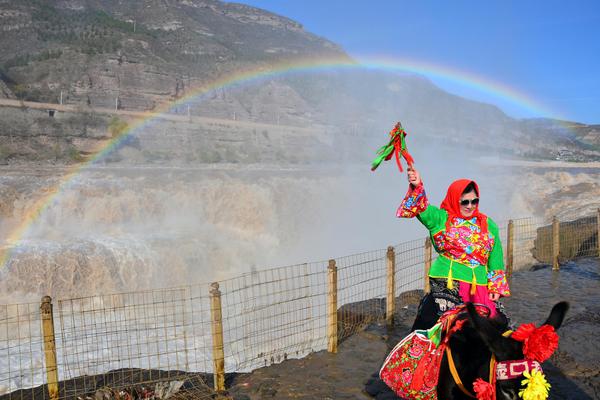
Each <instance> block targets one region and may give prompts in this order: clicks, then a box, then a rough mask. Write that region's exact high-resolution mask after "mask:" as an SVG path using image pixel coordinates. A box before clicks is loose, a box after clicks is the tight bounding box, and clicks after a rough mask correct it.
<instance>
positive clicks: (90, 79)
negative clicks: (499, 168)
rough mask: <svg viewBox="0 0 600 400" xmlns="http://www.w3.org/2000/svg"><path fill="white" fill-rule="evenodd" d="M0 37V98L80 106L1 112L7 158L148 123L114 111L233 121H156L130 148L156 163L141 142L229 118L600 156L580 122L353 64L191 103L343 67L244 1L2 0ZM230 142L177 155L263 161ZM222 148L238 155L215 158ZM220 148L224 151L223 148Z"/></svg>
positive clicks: (345, 133)
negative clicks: (246, 76) (314, 67)
mask: <svg viewBox="0 0 600 400" xmlns="http://www.w3.org/2000/svg"><path fill="white" fill-rule="evenodd" d="M0 30H1V31H2V34H1V35H0V48H1V49H2V52H0V99H20V100H23V101H25V102H27V101H31V102H37V103H48V104H51V103H54V104H58V103H60V104H63V105H70V106H73V107H76V110H70V111H69V113H68V115H67V116H66V117H65V115H62V116H61V117H60V118H54V119H53V120H47V119H48V118H49V117H50V116H49V115H43V114H44V113H43V112H41V111H33V110H31V109H30V108H28V107H26V106H23V107H21V109H15V108H14V107H13V108H11V109H9V110H3V111H2V112H3V115H4V116H5V119H4V121H2V122H0V160H3V162H11V160H20V159H22V160H34V161H38V160H54V161H61V162H77V161H80V160H83V159H85V158H86V157H87V156H88V155H89V154H91V152H92V150H91V149H93V148H102V147H103V146H102V142H106V141H108V140H112V139H114V137H115V135H116V133H115V126H116V125H115V124H117V125H119V124H122V123H125V124H129V126H130V125H135V124H136V123H137V122H136V120H138V121H139V119H140V118H142V119H143V118H147V117H144V116H142V117H139V116H138V117H137V119H136V118H130V117H122V116H120V115H118V113H119V112H121V111H130V112H140V111H148V112H160V113H163V114H169V115H180V116H189V117H190V118H194V117H209V118H217V119H220V120H228V121H231V122H223V123H220V125H221V130H215V129H214V127H213V128H211V129H204V128H205V127H206V126H205V125H203V124H195V125H194V124H192V125H190V124H189V121H187V120H184V121H182V124H183V125H181V126H179V125H177V122H176V123H174V125H173V126H171V125H169V127H168V130H167V131H164V130H162V129H163V128H165V125H164V124H160V123H158V124H154V125H152V126H153V127H149V128H148V129H147V132H148V133H147V135H146V136H147V137H146V138H145V139H144V140H142V142H141V144H140V146H138V148H137V153H136V154H133V153H132V152H131V151H130V152H129V153H130V154H129V156H131V157H132V159H133V160H135V161H136V162H137V161H141V160H146V161H153V160H155V159H156V158H155V157H154V155H155V153H156V151H155V150H150V149H153V148H154V149H155V148H156V147H157V146H158V144H157V143H156V142H154V143H153V142H152V140H151V138H154V139H156V138H158V137H161V135H162V136H165V135H167V134H168V133H169V132H171V131H177V132H186V134H185V135H187V139H186V140H184V141H171V142H168V143H166V142H165V141H163V142H162V146H163V149H162V150H161V151H162V152H163V153H164V154H170V155H171V158H173V157H174V158H177V159H181V158H179V157H178V156H179V155H181V154H183V153H189V148H185V147H184V148H182V147H181V146H182V143H187V144H189V143H201V142H202V143H205V142H210V143H215V140H214V139H215V137H216V136H219V135H225V136H227V135H228V131H229V125H231V124H236V123H238V122H247V123H249V124H263V125H269V126H268V127H266V128H264V129H263V128H260V129H258V130H257V129H256V127H253V128H249V129H250V130H249V132H251V133H250V135H246V137H252V135H254V133H252V132H254V131H256V132H262V131H263V130H264V131H267V132H271V133H272V132H275V131H286V130H287V131H290V130H289V129H288V128H286V126H288V127H290V129H292V131H293V128H307V129H310V130H312V131H315V132H316V131H318V132H321V133H319V135H321V136H319V137H312V136H311V135H301V136H298V137H297V138H296V139H295V143H296V144H297V143H299V142H303V141H308V142H309V144H310V146H312V145H313V144H319V143H322V142H323V140H325V142H327V143H329V145H331V146H334V147H339V146H338V144H339V141H340V139H341V141H342V142H344V143H346V144H347V143H349V142H353V143H352V144H351V146H350V147H352V148H355V149H357V148H358V149H360V148H361V147H363V146H364V144H365V143H370V142H372V141H373V139H372V138H373V137H381V135H382V133H384V132H385V131H387V130H388V129H389V128H390V126H391V125H392V124H393V123H394V122H395V121H396V120H401V121H402V122H403V123H404V124H405V126H406V128H407V129H408V130H409V131H410V132H415V134H416V135H417V136H419V137H422V138H424V140H432V139H433V140H435V141H436V142H439V143H443V144H449V145H452V144H456V145H459V146H460V147H461V148H464V147H473V148H477V149H479V151H483V152H485V153H492V154H498V155H511V156H521V157H535V158H556V157H561V158H562V159H573V160H591V159H597V158H598V157H600V150H599V147H598V146H599V144H598V140H599V139H598V136H599V133H598V132H599V130H598V129H595V128H594V129H587V128H585V127H583V128H582V127H581V126H579V125H577V129H575V131H576V132H575V133H573V132H574V131H573V130H572V129H570V128H568V129H565V128H564V124H559V123H558V122H557V121H548V120H543V121H541V122H540V121H539V120H535V121H519V120H515V119H513V118H510V117H508V116H507V115H505V114H504V113H503V112H502V111H501V110H500V109H498V108H497V107H494V106H491V105H488V104H482V103H478V102H474V101H469V100H467V99H463V98H460V97H458V96H454V95H451V94H449V93H446V92H444V91H442V90H440V89H439V88H437V87H436V86H435V85H433V84H432V83H431V82H429V81H428V80H426V79H424V78H422V77H419V76H415V75H407V74H392V73H384V72H381V71H378V72H373V71H370V72H369V71H364V70H360V69H359V68H357V69H354V70H350V71H337V70H328V71H327V72H321V73H315V72H308V71H306V72H298V73H295V74H284V75H281V76H276V75H272V74H267V75H268V77H265V78H264V79H262V80H259V81H252V82H245V83H243V84H242V83H239V84H234V85H227V86H226V87H223V86H219V87H217V89H215V90H212V91H208V92H206V91H205V92H203V95H202V96H194V94H195V93H197V91H198V88H199V87H206V86H210V85H211V84H213V83H214V82H216V81H218V80H220V79H224V78H226V77H232V76H236V74H239V73H240V71H258V70H262V71H271V70H273V68H277V67H276V66H277V65H281V64H282V63H291V64H293V63H295V62H298V60H302V62H303V63H309V64H310V60H323V59H335V60H338V61H345V62H351V61H352V60H351V59H350V57H348V55H346V54H345V53H344V51H343V50H342V49H341V48H340V47H339V46H337V45H335V44H334V43H332V42H330V41H328V40H326V39H324V38H320V37H317V36H315V35H313V34H311V33H309V32H307V31H305V30H304V29H303V27H302V26H301V25H300V24H298V23H297V22H294V21H292V20H289V19H287V18H285V17H281V16H278V15H275V14H272V13H269V12H267V11H263V10H258V9H255V8H252V7H248V6H245V5H240V4H233V3H225V2H221V1H217V0H180V1H173V0H169V1H164V0H161V1H159V0H151V1H144V2H139V1H130V2H122V1H114V0H52V1H42V0H19V1H17V0H4V1H1V2H0ZM183 98H186V99H188V100H187V101H186V103H185V104H181V106H180V107H174V108H170V109H167V108H165V107H164V104H169V103H171V104H172V103H173V102H174V101H176V100H178V99H183ZM52 107H54V106H52ZM52 107H50V106H49V107H48V108H52ZM38 108H43V107H41V106H40V107H38ZM109 110H114V114H115V115H110V113H109ZM44 112H45V111H44ZM76 114H80V115H76ZM42 117H46V118H42ZM121 120H124V121H121ZM571 125H572V126H575V125H574V124H571ZM122 128H123V127H122ZM244 129H245V128H244ZM121 130H123V129H121ZM323 132H326V134H325V136H328V137H327V138H324V137H323V134H324V133H323ZM577 132H579V133H577ZM258 135H259V136H260V135H262V133H259V134H258ZM261 137H265V140H266V141H267V142H268V143H269V144H270V145H269V146H263V147H265V148H264V150H263V154H268V156H267V157H266V158H267V159H269V160H280V161H289V160H287V159H286V155H292V154H293V155H294V157H292V159H293V160H292V161H293V162H297V161H302V160H303V159H304V156H306V155H308V153H307V152H306V151H301V152H300V153H299V154H300V155H298V153H296V152H295V151H294V149H295V148H296V147H293V148H285V146H284V147H281V145H280V144H281V143H283V144H284V145H285V143H286V142H285V141H284V142H279V143H280V144H276V143H275V142H273V138H274V137H275V136H272V135H271V136H268V137H266V136H264V135H263V136H261ZM156 140H158V139H156ZM226 142H227V143H229V145H225V143H226ZM336 142H337V143H336ZM235 143H236V142H235V141H227V140H224V141H222V143H221V144H220V145H219V146H220V147H219V146H217V148H215V147H211V146H204V147H203V150H202V152H204V153H211V155H210V156H209V157H196V156H189V155H185V156H183V158H184V159H188V160H189V161H193V160H200V161H202V162H204V161H206V160H209V161H210V160H212V161H219V160H221V161H224V160H231V159H232V158H235V160H234V161H237V162H244V161H248V162H249V161H252V160H257V161H258V162H260V161H261V160H262V159H263V158H261V157H259V158H258V159H257V158H256V157H254V156H253V155H250V156H246V155H243V154H239V153H240V152H239V151H238V150H236V149H235V146H237V144H235ZM255 143H258V142H255ZM377 143H378V142H377ZM263 144H264V143H263ZM165 146H166V147H165ZM183 146H185V145H183ZM228 146H229V147H231V148H234V150H231V151H227V150H224V149H225V148H228ZM310 146H309V147H310ZM146 147H148V148H146ZM192 147H194V146H192ZM305 147H306V146H305ZM313 147H314V146H313ZM242 148H248V147H247V146H243V147H242ZM306 148H308V147H306ZM274 149H278V150H274ZM130 150H131V147H130ZM315 151H316V153H315V154H314V155H312V156H308V158H307V160H308V161H312V160H314V159H322V156H323V153H324V152H329V151H330V148H324V149H321V150H319V149H318V148H316V150H315ZM344 151H345V150H344ZM226 152H229V156H228V157H225V156H224V155H223V154H222V153H226ZM199 153H200V151H195V153H194V154H199ZM252 153H255V152H253V151H252ZM276 153H279V155H276ZM346 153H348V152H346ZM350 153H351V152H350ZM350 153H348V154H349V156H354V155H356V154H355V153H353V154H350ZM232 154H238V155H239V157H232ZM123 158H124V155H119V156H115V157H113V158H112V159H113V160H118V159H123ZM159 158H163V159H164V158H165V157H164V156H161V157H159Z"/></svg>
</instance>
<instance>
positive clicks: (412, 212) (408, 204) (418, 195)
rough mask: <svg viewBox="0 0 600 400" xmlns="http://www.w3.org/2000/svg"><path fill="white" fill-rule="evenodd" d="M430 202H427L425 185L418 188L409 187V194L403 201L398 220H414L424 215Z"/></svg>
mask: <svg viewBox="0 0 600 400" xmlns="http://www.w3.org/2000/svg"><path fill="white" fill-rule="evenodd" d="M428 205H429V201H428V200H427V194H426V193H425V188H424V187H423V185H422V184H421V185H419V186H417V187H416V188H413V187H412V186H409V188H408V192H407V193H406V196H405V197H404V200H402V203H401V204H400V207H398V211H396V216H397V217H398V218H413V217H416V216H417V215H419V214H420V213H422V212H423V211H425V210H426V209H427V206H428Z"/></svg>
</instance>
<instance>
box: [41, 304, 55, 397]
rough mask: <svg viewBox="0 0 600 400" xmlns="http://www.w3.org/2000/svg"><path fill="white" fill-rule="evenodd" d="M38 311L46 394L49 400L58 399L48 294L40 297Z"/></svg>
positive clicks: (52, 326)
mask: <svg viewBox="0 0 600 400" xmlns="http://www.w3.org/2000/svg"><path fill="white" fill-rule="evenodd" d="M40 311H41V315H42V333H43V335H44V357H45V359H46V377H47V382H48V395H49V397H50V399H51V400H58V366H57V365H56V340H55V336H54V315H53V313H52V298H51V297H50V296H44V297H42V304H41V305H40Z"/></svg>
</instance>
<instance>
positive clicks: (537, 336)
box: [511, 324, 558, 363]
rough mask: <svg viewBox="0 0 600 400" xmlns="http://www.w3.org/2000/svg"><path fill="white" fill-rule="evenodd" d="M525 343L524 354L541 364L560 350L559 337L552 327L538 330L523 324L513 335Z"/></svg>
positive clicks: (543, 327) (547, 326)
mask: <svg viewBox="0 0 600 400" xmlns="http://www.w3.org/2000/svg"><path fill="white" fill-rule="evenodd" d="M511 337H512V338H513V339H515V340H518V341H519V342H523V354H524V355H525V357H526V358H528V359H530V360H535V361H537V362H539V363H543V362H544V361H546V360H547V359H548V358H549V357H550V356H551V355H552V353H554V351H555V350H556V349H557V348H558V335H557V334H556V332H555V331H554V327H553V326H551V325H542V326H540V327H539V328H536V327H535V325H533V324H523V325H521V326H519V328H518V329H517V330H516V331H515V332H514V333H513V334H512V335H511Z"/></svg>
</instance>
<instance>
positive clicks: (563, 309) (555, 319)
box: [544, 301, 569, 329]
mask: <svg viewBox="0 0 600 400" xmlns="http://www.w3.org/2000/svg"><path fill="white" fill-rule="evenodd" d="M568 310H569V303H567V302H566V301H561V302H560V303H556V304H555V305H554V307H552V311H550V315H549V316H548V319H547V320H546V322H544V325H546V324H547V325H552V326H553V327H554V329H558V328H560V326H561V325H562V323H563V320H564V319H565V314H566V313H567V311H568Z"/></svg>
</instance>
